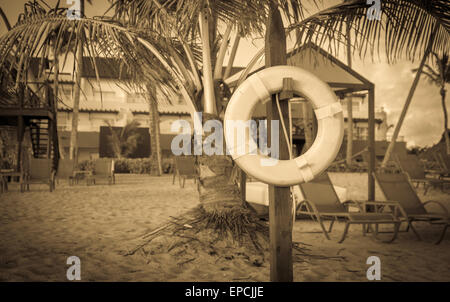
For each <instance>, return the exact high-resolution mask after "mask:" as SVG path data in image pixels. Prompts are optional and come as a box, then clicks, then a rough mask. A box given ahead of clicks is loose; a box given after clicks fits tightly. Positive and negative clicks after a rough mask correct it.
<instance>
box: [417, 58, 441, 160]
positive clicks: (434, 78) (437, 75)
mask: <svg viewBox="0 0 450 302" xmlns="http://www.w3.org/2000/svg"><path fill="white" fill-rule="evenodd" d="M432 54H433V56H434V59H435V60H434V66H433V67H434V68H433V67H431V66H430V65H428V64H425V65H424V70H422V73H423V74H424V75H425V76H426V77H427V78H428V80H429V81H430V83H432V84H435V85H436V86H438V87H439V88H440V89H439V93H440V95H441V104H442V111H443V112H444V137H445V145H446V150H447V155H450V139H449V136H448V113H447V106H446V105H445V96H446V90H445V85H446V84H448V83H450V62H449V57H448V54H446V53H444V54H443V55H442V56H438V55H437V54H436V53H434V52H433V53H432ZM413 71H414V72H417V69H414V70H413Z"/></svg>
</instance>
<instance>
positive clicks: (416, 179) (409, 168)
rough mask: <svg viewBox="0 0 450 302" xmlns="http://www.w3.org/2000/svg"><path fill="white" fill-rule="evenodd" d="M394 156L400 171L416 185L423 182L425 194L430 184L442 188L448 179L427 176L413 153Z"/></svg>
mask: <svg viewBox="0 0 450 302" xmlns="http://www.w3.org/2000/svg"><path fill="white" fill-rule="evenodd" d="M394 158H395V160H396V161H397V163H398V165H399V166H400V169H401V170H402V172H403V173H407V174H408V176H409V178H410V179H411V182H412V183H415V184H416V186H417V187H419V185H420V184H421V183H422V184H423V187H424V189H425V192H424V194H427V192H428V189H429V187H430V186H433V187H436V186H441V188H442V189H443V188H444V185H445V184H446V183H448V181H446V180H444V179H439V178H427V177H426V173H425V170H424V168H423V167H422V166H421V164H420V162H419V159H418V157H417V156H416V155H414V154H408V155H406V156H403V157H400V156H397V155H394Z"/></svg>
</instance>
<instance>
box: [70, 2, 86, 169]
mask: <svg viewBox="0 0 450 302" xmlns="http://www.w3.org/2000/svg"><path fill="white" fill-rule="evenodd" d="M80 10H81V17H84V0H81V2H80ZM75 56H76V60H75V64H76V68H75V70H76V73H77V74H76V78H75V91H74V96H73V109H72V131H71V133H70V147H69V158H70V159H73V163H74V166H76V165H77V163H78V114H79V107H80V96H81V75H82V72H83V62H82V61H83V45H82V44H81V43H80V44H79V45H78V48H77V49H76V55H75Z"/></svg>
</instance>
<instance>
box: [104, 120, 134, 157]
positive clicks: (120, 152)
mask: <svg viewBox="0 0 450 302" xmlns="http://www.w3.org/2000/svg"><path fill="white" fill-rule="evenodd" d="M105 123H106V124H107V125H108V127H109V131H110V132H111V134H110V135H108V141H109V143H110V145H111V146H112V149H113V152H114V156H115V157H117V158H123V157H129V156H130V155H131V154H133V153H134V152H135V151H136V149H137V146H138V143H139V139H140V134H139V133H138V132H137V130H138V127H139V125H140V124H139V122H138V121H136V120H131V121H128V122H127V123H126V125H125V126H124V127H123V128H122V129H121V130H120V132H119V131H116V130H115V129H114V128H113V127H112V125H111V123H110V122H109V121H107V120H105Z"/></svg>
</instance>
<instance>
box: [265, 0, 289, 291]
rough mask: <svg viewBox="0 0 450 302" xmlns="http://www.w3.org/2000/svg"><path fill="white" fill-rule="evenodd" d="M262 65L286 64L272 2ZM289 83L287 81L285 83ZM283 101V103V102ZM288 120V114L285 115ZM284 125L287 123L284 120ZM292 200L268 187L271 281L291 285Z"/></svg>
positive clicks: (282, 153)
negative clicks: (263, 63)
mask: <svg viewBox="0 0 450 302" xmlns="http://www.w3.org/2000/svg"><path fill="white" fill-rule="evenodd" d="M266 30H267V31H266V40H265V61H266V62H265V63H266V67H270V66H275V65H286V63H287V59H286V36H285V33H284V27H283V22H282V20H281V15H280V12H279V11H278V8H277V7H276V6H275V5H274V4H273V3H271V4H270V12H269V18H268V20H267V24H266ZM284 83H286V84H287V83H289V81H284ZM288 96H289V95H283V96H280V100H279V101H280V107H281V112H287V110H288V101H287V100H285V99H284V98H285V97H288ZM282 98H283V100H282ZM266 110H267V123H268V131H267V132H268V141H269V143H271V142H270V137H271V134H270V130H271V129H270V128H271V127H270V121H271V120H280V119H281V118H284V117H282V116H281V117H280V116H279V114H278V109H277V105H276V102H275V96H272V102H268V103H267V107H266ZM286 117H287V115H286ZM285 125H289V121H288V120H287V118H285ZM279 127H280V132H279V135H278V137H279V147H280V150H279V159H289V150H288V148H287V144H286V141H285V138H284V135H283V134H282V130H281V122H280V124H279ZM292 224H293V222H292V200H291V196H290V188H289V187H276V186H269V233H270V280H271V281H275V282H292V281H293V272H292Z"/></svg>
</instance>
